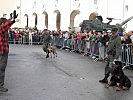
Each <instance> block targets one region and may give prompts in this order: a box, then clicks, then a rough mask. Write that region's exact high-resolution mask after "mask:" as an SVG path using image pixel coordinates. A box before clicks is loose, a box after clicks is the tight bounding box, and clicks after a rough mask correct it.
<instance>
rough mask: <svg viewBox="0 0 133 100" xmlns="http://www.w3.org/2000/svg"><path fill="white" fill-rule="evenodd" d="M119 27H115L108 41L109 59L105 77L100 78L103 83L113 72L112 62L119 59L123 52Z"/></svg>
mask: <svg viewBox="0 0 133 100" xmlns="http://www.w3.org/2000/svg"><path fill="white" fill-rule="evenodd" d="M117 31H118V28H116V27H114V28H112V30H111V33H112V36H111V37H110V40H109V43H108V50H107V55H106V57H107V58H108V61H107V63H106V67H105V77H104V78H103V79H102V80H99V82H101V83H108V77H109V75H110V73H111V72H113V70H114V69H113V67H112V64H113V62H114V61H115V60H118V59H119V57H120V54H121V38H120V37H119V35H118V33H117Z"/></svg>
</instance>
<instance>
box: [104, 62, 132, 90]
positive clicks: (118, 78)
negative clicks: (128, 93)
mask: <svg viewBox="0 0 133 100" xmlns="http://www.w3.org/2000/svg"><path fill="white" fill-rule="evenodd" d="M113 67H115V69H114V71H113V72H112V76H111V79H110V82H109V83H108V84H107V86H106V88H109V87H111V86H116V91H120V90H121V89H123V90H128V89H129V88H130V87H131V81H130V79H129V78H128V77H127V76H126V75H125V74H124V72H123V70H122V63H121V62H120V61H115V64H114V65H113Z"/></svg>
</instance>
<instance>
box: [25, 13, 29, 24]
mask: <svg viewBox="0 0 133 100" xmlns="http://www.w3.org/2000/svg"><path fill="white" fill-rule="evenodd" d="M24 17H25V18H26V25H25V26H26V27H28V24H29V23H28V22H29V17H28V15H27V14H25V15H24Z"/></svg>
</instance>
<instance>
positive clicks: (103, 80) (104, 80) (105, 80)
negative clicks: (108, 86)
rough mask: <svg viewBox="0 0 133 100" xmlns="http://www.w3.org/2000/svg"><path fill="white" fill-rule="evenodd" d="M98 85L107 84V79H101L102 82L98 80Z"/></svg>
mask: <svg viewBox="0 0 133 100" xmlns="http://www.w3.org/2000/svg"><path fill="white" fill-rule="evenodd" d="M99 82H100V83H108V80H107V79H102V80H99Z"/></svg>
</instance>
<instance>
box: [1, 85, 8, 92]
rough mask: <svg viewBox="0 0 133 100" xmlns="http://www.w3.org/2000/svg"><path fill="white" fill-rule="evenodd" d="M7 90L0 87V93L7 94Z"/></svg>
mask: <svg viewBox="0 0 133 100" xmlns="http://www.w3.org/2000/svg"><path fill="white" fill-rule="evenodd" d="M7 91H8V89H7V88H4V87H3V86H0V92H7Z"/></svg>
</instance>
